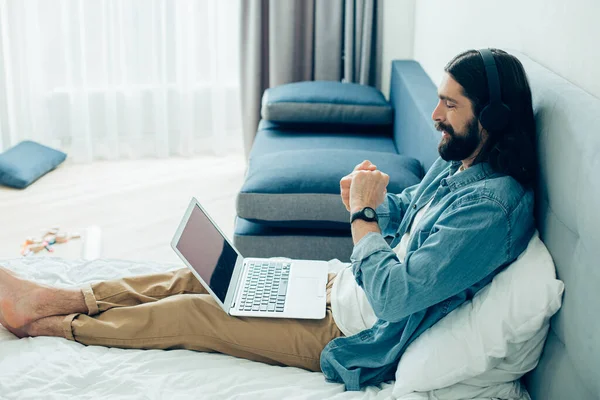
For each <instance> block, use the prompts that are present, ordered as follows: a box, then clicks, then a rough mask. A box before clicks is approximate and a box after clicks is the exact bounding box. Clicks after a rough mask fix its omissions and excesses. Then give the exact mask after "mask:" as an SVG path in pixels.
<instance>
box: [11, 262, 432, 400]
mask: <svg viewBox="0 0 600 400" xmlns="http://www.w3.org/2000/svg"><path fill="white" fill-rule="evenodd" d="M0 265H3V266H5V267H8V268H10V269H11V270H14V271H16V272H17V273H18V274H20V275H21V276H24V277H27V278H30V279H35V280H36V281H38V282H44V283H48V284H52V285H58V286H72V285H77V284H80V283H83V282H90V281H96V280H105V279H114V278H118V277H122V276H130V275H139V274H147V273H153V272H162V271H166V270H171V269H176V268H179V266H175V265H173V266H165V265H161V264H155V263H149V262H132V261H122V260H97V261H91V262H89V261H65V260H61V259H56V258H47V259H38V258H35V259H33V258H31V259H30V258H24V259H16V260H5V261H0ZM392 388H393V385H392V384H391V383H387V384H382V385H380V386H378V387H369V388H366V389H364V390H363V391H361V392H344V388H343V385H341V384H333V383H327V382H325V379H324V378H323V375H322V374H321V373H315V372H308V371H304V370H301V369H298V368H290V367H285V368H284V367H275V366H270V365H265V364H261V363H257V362H253V361H248V360H243V359H239V358H235V357H230V356H226V355H222V354H206V353H198V352H192V351H187V350H171V351H161V350H123V349H114V348H105V347H99V346H89V347H86V346H83V345H80V344H78V343H74V342H70V341H67V340H65V339H58V338H49V337H39V338H27V339H21V340H18V339H17V338H16V337H15V336H13V335H12V334H11V333H10V332H8V331H6V330H5V329H3V328H2V327H0V398H2V399H64V398H78V399H86V398H87V399H89V398H108V399H116V398H118V399H123V398H130V399H178V398H181V399H190V398H202V399H283V398H286V399H325V398H331V399H389V398H392ZM428 398H429V396H428V395H427V394H420V395H417V394H412V395H408V396H405V397H402V400H413V399H415V400H423V399H428Z"/></svg>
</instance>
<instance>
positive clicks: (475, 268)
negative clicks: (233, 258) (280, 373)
mask: <svg viewBox="0 0 600 400" xmlns="http://www.w3.org/2000/svg"><path fill="white" fill-rule="evenodd" d="M459 166H460V162H446V161H443V160H442V159H438V160H437V161H436V162H435V163H434V165H433V166H432V167H431V168H430V169H429V171H428V173H427V175H426V176H425V177H424V178H423V181H422V182H421V183H420V184H418V185H416V186H412V187H409V188H407V189H406V190H404V191H403V192H402V193H401V194H399V195H396V194H388V195H387V199H386V202H384V204H382V205H381V206H380V207H379V208H378V209H377V214H378V216H379V226H380V228H381V232H382V234H378V233H369V234H367V235H366V236H364V237H363V238H362V239H361V240H360V242H358V243H357V244H356V245H355V246H354V250H353V252H352V256H351V262H352V269H353V272H354V276H355V278H356V281H357V282H358V284H359V285H360V286H361V287H362V288H363V289H364V291H365V294H366V296H367V299H368V300H369V303H370V304H371V306H372V307H373V310H374V311H375V315H376V316H377V317H378V321H377V322H376V323H375V325H374V326H373V327H372V328H371V329H367V330H364V331H362V332H360V333H358V334H356V335H354V336H350V337H340V338H336V339H334V340H332V341H331V342H329V343H328V344H327V346H325V348H324V349H323V352H322V353H321V369H322V371H323V374H324V375H325V378H326V379H327V380H328V381H330V382H343V383H344V384H345V385H346V389H347V390H359V389H360V388H361V387H363V386H366V385H375V384H378V383H381V382H383V381H387V380H391V379H394V375H395V371H396V367H397V365H398V361H399V359H400V356H401V355H402V353H403V352H404V351H405V349H406V348H407V347H408V345H409V344H410V343H411V342H412V341H413V340H415V339H416V338H417V337H418V336H419V335H420V334H421V333H423V332H424V331H425V330H427V329H428V328H429V327H431V326H432V325H433V324H435V323H436V322H437V321H439V320H440V319H442V318H443V317H444V316H446V315H447V314H448V313H450V312H451V311H452V310H454V309H455V308H457V307H458V306H459V305H461V304H462V303H463V302H465V301H466V300H469V299H471V298H472V297H473V296H474V295H475V293H477V292H478V291H479V290H480V289H481V288H483V287H484V286H485V285H487V284H488V283H489V282H491V280H492V278H493V277H494V275H496V274H497V273H498V272H500V271H501V270H502V269H503V268H504V267H506V266H507V265H508V264H509V263H511V262H512V261H513V260H515V259H516V258H517V257H518V255H519V254H520V253H521V252H522V251H523V250H525V248H526V247H527V243H528V242H529V239H530V238H531V236H532V235H533V232H534V217H533V192H532V190H531V189H525V188H524V187H522V186H521V185H520V184H519V183H518V182H517V181H516V180H514V179H513V178H512V177H510V176H507V175H503V174H499V173H495V172H494V171H493V170H492V169H491V167H490V166H489V164H486V163H481V164H477V165H474V166H472V167H470V168H468V169H466V170H465V171H463V172H461V173H459V174H456V175H454V174H455V172H456V171H457V169H458V167H459ZM432 199H433V200H432ZM430 200H432V203H431V205H430V207H429V210H428V211H427V212H426V213H425V214H424V216H423V218H422V220H421V221H420V223H419V225H418V226H417V227H413V230H412V232H413V233H412V235H411V239H410V241H409V243H408V248H407V253H406V258H405V259H404V260H399V259H398V258H397V256H396V254H395V253H394V251H393V250H392V248H393V247H395V246H396V245H397V244H398V243H399V242H400V239H401V238H402V235H403V234H404V233H405V232H406V231H407V229H408V227H409V226H410V224H411V223H412V220H413V218H414V216H415V214H416V213H417V211H418V210H419V209H420V208H421V207H423V206H424V205H426V204H427V203H429V201H430ZM384 236H385V237H390V236H391V237H393V239H392V241H391V243H390V244H388V242H387V241H386V240H385V239H384Z"/></svg>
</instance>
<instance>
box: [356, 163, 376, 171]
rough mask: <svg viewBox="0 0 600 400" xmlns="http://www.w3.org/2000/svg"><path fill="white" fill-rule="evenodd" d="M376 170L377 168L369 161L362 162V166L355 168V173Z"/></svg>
mask: <svg viewBox="0 0 600 400" xmlns="http://www.w3.org/2000/svg"><path fill="white" fill-rule="evenodd" d="M374 169H377V166H375V165H374V164H373V163H372V162H371V161H369V160H364V161H363V162H361V163H360V164H358V165H357V166H356V167H354V171H360V170H371V171H373V170H374Z"/></svg>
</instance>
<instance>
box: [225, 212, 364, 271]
mask: <svg viewBox="0 0 600 400" xmlns="http://www.w3.org/2000/svg"><path fill="white" fill-rule="evenodd" d="M233 240H234V243H235V247H236V248H237V249H238V251H239V252H240V253H241V254H242V255H243V256H244V257H289V258H296V259H309V260H325V261H326V260H331V259H333V258H337V259H339V260H341V261H349V260H350V254H352V248H353V247H354V244H353V243H352V236H351V233H350V230H349V229H348V230H345V231H342V230H326V229H286V228H276V227H270V226H266V225H263V224H256V223H252V222H250V221H247V220H244V219H241V218H237V219H236V222H235V232H234V234H233Z"/></svg>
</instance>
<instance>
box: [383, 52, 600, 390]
mask: <svg viewBox="0 0 600 400" xmlns="http://www.w3.org/2000/svg"><path fill="white" fill-rule="evenodd" d="M510 53H512V54H514V55H516V56H517V57H518V58H519V59H520V60H521V61H522V63H523V65H524V67H525V69H526V71H527V74H528V78H529V82H530V85H531V89H532V93H533V103H534V112H535V118H536V124H537V140H538V155H539V168H540V176H539V182H538V185H537V193H536V218H537V224H538V229H539V231H540V235H541V238H542V240H543V241H544V243H545V244H546V246H547V247H548V250H549V251H550V254H551V255H552V257H553V259H554V262H555V264H556V268H557V274H558V277H559V279H561V280H563V281H564V283H565V295H564V299H563V307H562V309H561V310H560V311H559V312H558V313H557V315H556V316H555V317H554V318H553V320H552V324H551V330H550V333H549V336H548V340H547V342H546V346H545V348H544V352H543V354H542V358H541V360H540V363H539V365H538V367H537V368H536V369H535V370H534V371H532V372H531V373H530V374H528V375H527V376H526V378H525V382H526V384H527V388H528V390H529V392H530V394H531V397H532V399H533V400H564V399H577V400H600V379H599V378H600V176H599V175H598V174H600V132H597V131H598V130H600V99H597V98H595V97H593V96H591V95H590V94H588V93H586V92H584V91H583V90H581V89H580V88H578V87H576V86H574V85H573V84H571V83H569V82H567V81H566V80H564V79H562V78H561V77H559V76H557V75H556V74H554V73H552V72H551V71H549V70H547V69H546V68H544V67H542V66H540V65H539V64H537V63H535V62H534V61H532V60H531V59H529V58H527V57H526V56H523V55H521V54H517V53H515V52H512V51H511V52H510ZM390 101H391V103H392V105H393V107H394V136H395V140H396V146H397V150H398V152H399V153H401V154H406V155H409V156H412V157H415V158H417V159H419V160H420V161H421V163H422V164H423V166H424V167H425V169H427V168H429V166H430V165H431V163H432V162H433V161H434V160H435V159H436V158H437V156H438V154H437V144H438V142H439V140H440V134H439V132H437V131H436V130H435V129H434V128H433V123H432V121H431V113H432V111H433V109H434V108H435V105H436V103H437V89H436V86H435V85H434V84H433V82H432V81H431V79H430V78H429V77H428V76H427V74H426V73H425V71H424V70H423V69H422V68H421V66H420V65H419V64H418V63H417V62H415V61H404V60H402V61H394V62H393V63H392V76H391V91H390Z"/></svg>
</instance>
